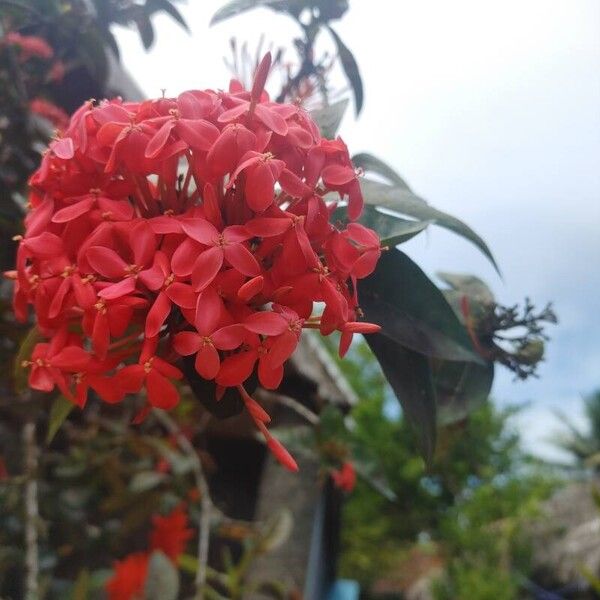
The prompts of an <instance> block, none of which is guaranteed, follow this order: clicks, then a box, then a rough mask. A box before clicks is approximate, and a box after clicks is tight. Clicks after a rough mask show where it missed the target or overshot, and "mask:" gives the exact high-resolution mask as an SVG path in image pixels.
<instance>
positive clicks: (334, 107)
mask: <svg viewBox="0 0 600 600" xmlns="http://www.w3.org/2000/svg"><path fill="white" fill-rule="evenodd" d="M347 108H348V99H347V98H344V99H343V100H340V101H339V102H336V103H335V104H330V105H329V106H324V107H323V108H317V109H315V110H311V111H310V116H311V117H312V118H313V119H314V120H315V122H316V123H317V125H318V126H319V129H320V131H321V135H322V136H323V137H325V138H328V139H333V138H335V136H336V135H337V132H338V129H339V128H340V124H341V123H342V119H343V118H344V113H345V112H346V109H347Z"/></svg>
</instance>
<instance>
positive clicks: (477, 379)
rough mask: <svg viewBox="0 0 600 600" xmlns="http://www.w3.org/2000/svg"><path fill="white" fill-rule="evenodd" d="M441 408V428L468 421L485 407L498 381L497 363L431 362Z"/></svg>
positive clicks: (439, 421)
mask: <svg viewBox="0 0 600 600" xmlns="http://www.w3.org/2000/svg"><path fill="white" fill-rule="evenodd" d="M431 366H432V372H433V380H434V385H435V390H436V396H437V405H438V425H440V426H444V425H450V424H451V423H455V422H457V421H462V420H463V419H465V418H466V417H467V416H468V415H469V413H470V412H472V411H473V410H475V409H477V408H479V407H480V406H481V405H482V404H484V403H485V402H486V401H487V400H488V398H489V396H490V391H491V389H492V383H493V381H494V363H493V362H492V361H489V362H486V363H485V364H484V365H478V364H475V363H471V362H464V363H462V362H449V361H436V360H432V361H431Z"/></svg>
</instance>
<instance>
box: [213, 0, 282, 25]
mask: <svg viewBox="0 0 600 600" xmlns="http://www.w3.org/2000/svg"><path fill="white" fill-rule="evenodd" d="M293 4H294V1H293V0H232V1H231V2H228V3H227V4H225V6H222V7H221V8H220V9H219V10H218V11H217V12H216V13H215V14H214V15H213V17H212V19H211V20H210V24H211V25H215V24H217V23H220V22H221V21H225V19H229V18H231V17H235V16H236V15H239V14H241V13H244V12H247V11H249V10H252V9H253V8H258V7H259V6H264V7H267V8H272V9H273V10H278V11H285V10H289V9H291V8H293Z"/></svg>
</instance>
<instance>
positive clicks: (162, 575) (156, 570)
mask: <svg viewBox="0 0 600 600" xmlns="http://www.w3.org/2000/svg"><path fill="white" fill-rule="evenodd" d="M178 594H179V573H178V572H177V569H176V568H175V566H174V565H173V563H172V562H171V561H170V560H169V559H168V558H167V557H166V556H165V555H164V554H163V553H162V552H160V551H158V550H155V551H154V552H153V553H152V556H151V557H150V564H149V565H148V575H147V577H146V584H145V586H144V598H145V600H176V598H177V595H178Z"/></svg>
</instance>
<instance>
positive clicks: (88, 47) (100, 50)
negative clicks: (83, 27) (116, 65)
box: [78, 27, 108, 87]
mask: <svg viewBox="0 0 600 600" xmlns="http://www.w3.org/2000/svg"><path fill="white" fill-rule="evenodd" d="M83 39H84V43H82V44H81V45H80V47H79V48H78V51H79V56H80V58H81V61H82V63H83V65H84V67H85V68H86V69H87V71H88V72H89V74H90V75H91V76H92V77H93V78H94V79H95V80H96V82H97V83H98V85H100V86H101V87H104V84H105V83H106V80H107V77H108V60H107V56H106V48H105V42H106V40H105V38H104V37H102V35H101V33H100V32H99V31H98V30H97V29H95V28H92V27H89V28H88V30H87V31H86V34H85V36H84V37H83Z"/></svg>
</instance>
